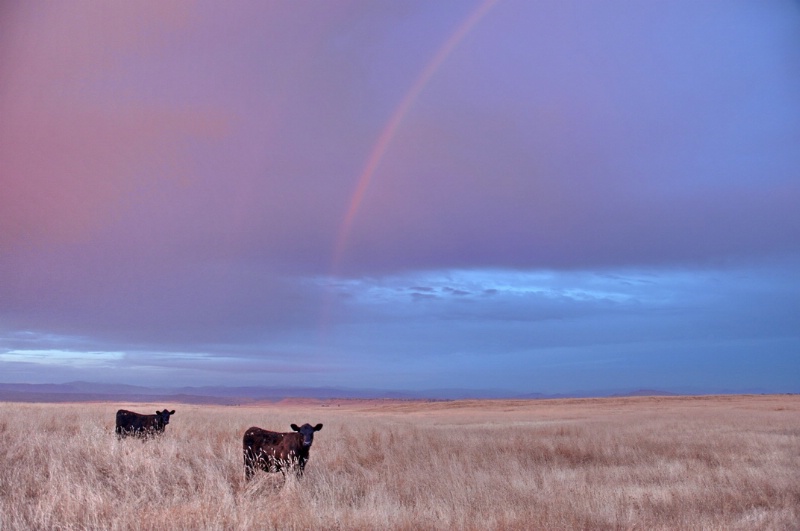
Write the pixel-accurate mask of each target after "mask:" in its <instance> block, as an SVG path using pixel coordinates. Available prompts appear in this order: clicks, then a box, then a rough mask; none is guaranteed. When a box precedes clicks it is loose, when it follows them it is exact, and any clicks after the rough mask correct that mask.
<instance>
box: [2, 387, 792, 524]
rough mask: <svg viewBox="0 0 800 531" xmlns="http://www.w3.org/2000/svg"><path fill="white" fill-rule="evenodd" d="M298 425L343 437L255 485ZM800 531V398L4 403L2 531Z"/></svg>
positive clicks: (324, 441)
mask: <svg viewBox="0 0 800 531" xmlns="http://www.w3.org/2000/svg"><path fill="white" fill-rule="evenodd" d="M165 405H168V406H169V407H170V408H171V409H172V408H174V409H176V410H177V413H176V415H175V416H174V417H173V418H172V422H171V423H170V425H169V426H168V427H167V432H166V434H165V435H164V436H163V437H161V438H160V439H157V440H154V441H148V442H142V441H139V440H135V439H126V440H121V441H118V440H117V439H116V437H115V436H114V435H113V428H114V414H115V412H116V410H117V408H118V407H125V408H128V409H132V410H134V411H139V412H143V413H148V412H150V410H153V412H155V410H156V409H158V408H161V407H163V406H165ZM292 422H294V423H297V424H302V423H305V422H310V423H312V424H316V423H317V422H323V423H324V424H325V427H324V429H323V430H322V431H321V432H319V433H317V434H316V437H315V440H314V447H313V448H312V449H311V459H310V461H309V464H308V466H307V468H306V474H305V476H304V477H303V478H302V479H301V480H297V479H295V478H294V477H289V478H288V479H286V480H285V481H284V479H283V478H282V476H281V475H280V474H273V475H269V474H265V473H259V474H258V475H257V476H256V479H254V480H253V481H251V482H250V483H249V484H248V483H246V482H245V481H244V478H243V467H242V456H241V437H242V434H243V432H244V431H245V429H247V428H248V427H249V426H252V425H256V426H261V427H263V428H267V429H273V430H280V431H286V430H288V426H289V424H290V423H292ZM798 527H800V397H799V396H749V397H705V398H627V399H596V400H547V401H461V402H433V403H419V402H405V403H404V402H343V403H341V404H340V405H337V404H336V403H333V404H330V405H329V407H321V405H320V404H297V405H280V406H276V405H264V406H263V407H224V406H182V405H180V404H153V405H149V404H148V405H143V404H67V405H54V404H13V403H4V404H0V529H2V530H5V529H159V530H161V529H408V530H411V529H726V530H728V529H747V530H750V529H798Z"/></svg>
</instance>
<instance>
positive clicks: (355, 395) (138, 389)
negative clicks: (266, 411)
mask: <svg viewBox="0 0 800 531" xmlns="http://www.w3.org/2000/svg"><path fill="white" fill-rule="evenodd" d="M680 394H690V393H674V392H669V391H662V390H657V389H635V390H609V391H606V392H597V391H575V392H572V393H561V394H545V393H509V392H503V391H494V390H480V389H477V390H476V389H429V390H423V391H387V390H384V389H348V388H336V387H266V386H264V387H254V386H251V387H225V386H216V387H177V388H166V387H146V386H139V385H123V384H103V383H94V382H69V383H63V384H14V383H0V401H16V402H56V403H57V402H98V401H110V400H118V401H128V402H137V401H139V402H142V401H147V402H153V401H159V400H160V401H167V402H170V401H172V402H178V403H186V404H217V405H243V404H252V403H258V402H264V401H268V402H275V401H279V400H284V399H292V398H303V399H313V400H321V401H325V400H364V399H367V400H371V399H400V400H465V399H554V398H598V397H605V396H611V397H615V396H678V395H680ZM706 394H725V393H706Z"/></svg>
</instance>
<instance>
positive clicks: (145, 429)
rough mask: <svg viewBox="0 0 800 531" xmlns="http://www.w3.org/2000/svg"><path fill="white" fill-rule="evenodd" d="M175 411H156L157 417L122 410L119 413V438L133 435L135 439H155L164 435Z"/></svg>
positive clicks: (117, 429)
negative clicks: (170, 417)
mask: <svg viewBox="0 0 800 531" xmlns="http://www.w3.org/2000/svg"><path fill="white" fill-rule="evenodd" d="M174 414H175V410H174V409H173V410H172V411H167V410H166V409H165V410H164V411H156V414H155V415H141V414H139V413H134V412H133V411H127V410H125V409H120V410H119V411H117V428H116V430H115V431H116V432H117V437H126V436H128V435H133V436H135V437H153V436H156V435H159V434H162V433H164V428H165V427H166V425H167V424H169V416H170V415H174Z"/></svg>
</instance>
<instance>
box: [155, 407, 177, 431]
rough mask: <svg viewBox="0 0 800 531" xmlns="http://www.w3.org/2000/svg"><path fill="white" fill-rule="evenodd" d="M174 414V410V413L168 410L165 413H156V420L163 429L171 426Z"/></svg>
mask: <svg viewBox="0 0 800 531" xmlns="http://www.w3.org/2000/svg"><path fill="white" fill-rule="evenodd" d="M174 414H175V410H174V409H173V410H172V411H167V410H166V409H165V410H164V411H156V420H157V422H158V423H159V424H160V425H161V427H162V428H163V427H164V426H166V425H167V424H169V416H170V415H174Z"/></svg>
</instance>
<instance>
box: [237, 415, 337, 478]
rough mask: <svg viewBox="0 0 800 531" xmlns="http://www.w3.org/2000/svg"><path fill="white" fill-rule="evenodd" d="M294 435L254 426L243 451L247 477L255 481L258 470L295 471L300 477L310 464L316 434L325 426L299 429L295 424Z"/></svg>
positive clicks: (308, 425)
mask: <svg viewBox="0 0 800 531" xmlns="http://www.w3.org/2000/svg"><path fill="white" fill-rule="evenodd" d="M291 426H292V430H294V431H293V432H288V433H278V432H274V431H267V430H262V429H261V428H256V427H255V426H254V427H252V428H249V429H248V430H247V431H246V432H244V437H242V448H243V450H244V476H245V478H246V479H250V478H251V477H253V474H254V473H255V471H256V469H257V468H260V469H262V470H265V471H267V472H282V473H283V474H284V475H285V474H286V470H290V469H291V470H294V471H295V473H296V474H297V475H298V476H302V475H303V470H304V469H305V467H306V462H307V461H308V451H309V450H310V449H311V443H313V442H314V432H316V431H319V430H321V429H322V424H317V425H316V426H311V425H310V424H303V425H302V426H300V427H299V428H298V427H297V424H292V425H291Z"/></svg>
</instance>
